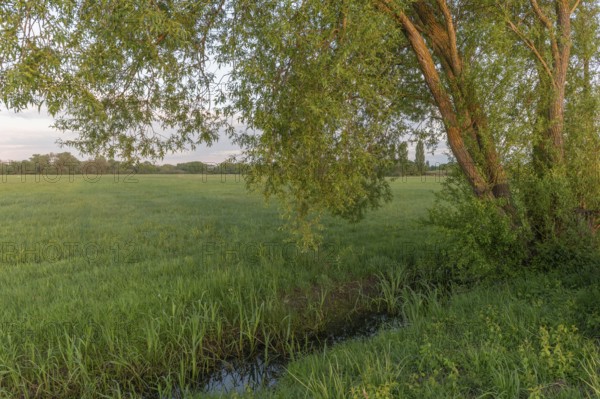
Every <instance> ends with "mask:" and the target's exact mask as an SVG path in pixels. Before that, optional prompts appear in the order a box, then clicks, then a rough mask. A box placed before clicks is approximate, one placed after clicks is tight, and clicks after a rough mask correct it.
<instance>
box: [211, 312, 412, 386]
mask: <svg viewBox="0 0 600 399" xmlns="http://www.w3.org/2000/svg"><path fill="white" fill-rule="evenodd" d="M400 327H402V322H401V320H400V318H399V317H394V316H389V315H386V314H370V315H367V316H364V317H362V318H359V319H358V320H353V321H352V322H351V323H348V324H345V325H341V326H339V327H338V328H335V329H333V330H332V332H331V333H330V334H328V335H326V336H324V337H321V338H320V339H318V340H316V342H315V346H314V350H315V351H317V350H319V349H323V348H324V347H326V346H331V345H335V344H338V343H341V342H344V341H347V340H351V339H366V338H370V337H372V336H373V335H375V334H376V333H377V332H379V331H381V330H384V329H397V328H400ZM286 364H287V360H285V359H283V358H281V357H275V358H270V359H269V361H268V362H267V361H265V359H264V356H262V355H260V356H257V357H255V358H253V359H250V360H234V361H231V362H223V364H222V366H221V368H219V369H218V370H217V371H215V372H214V373H212V374H211V375H210V376H209V377H208V379H207V380H206V382H204V383H203V384H202V385H201V391H202V392H204V393H209V394H213V395H219V394H223V395H227V394H232V393H234V392H237V393H243V392H247V391H248V390H251V391H256V390H259V389H264V388H271V387H273V386H275V385H276V384H277V381H278V379H279V378H280V377H281V376H282V375H283V373H285V366H286Z"/></svg>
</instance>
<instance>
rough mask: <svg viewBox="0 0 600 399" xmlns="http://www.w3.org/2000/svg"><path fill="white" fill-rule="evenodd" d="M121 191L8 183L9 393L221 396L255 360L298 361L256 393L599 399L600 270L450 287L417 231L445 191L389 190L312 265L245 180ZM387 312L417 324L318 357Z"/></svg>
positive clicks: (4, 372) (5, 313)
mask: <svg viewBox="0 0 600 399" xmlns="http://www.w3.org/2000/svg"><path fill="white" fill-rule="evenodd" d="M116 180H118V181H116ZM124 180H125V179H124V176H119V177H118V179H115V177H114V176H102V177H101V178H100V179H98V180H97V181H93V182H92V181H89V179H88V180H85V179H83V178H81V177H75V178H74V180H73V181H69V180H68V179H67V178H66V177H63V178H62V179H61V180H60V181H58V182H55V183H50V182H44V181H43V179H42V181H40V182H36V181H35V180H34V179H33V177H32V176H27V181H25V182H22V181H21V177H6V178H5V181H3V182H2V184H0V190H1V192H2V195H0V207H1V209H2V215H3V223H2V225H1V226H0V229H1V237H2V239H1V243H0V244H1V245H2V247H1V248H0V249H1V253H0V255H1V256H2V258H1V264H0V267H1V268H2V273H0V301H1V303H2V307H1V308H0V323H1V329H0V342H1V344H0V397H7V398H17V397H26V398H38V397H39V398H99V397H107V398H109V397H131V396H133V397H137V396H140V395H141V393H143V396H142V397H147V398H150V397H189V398H192V397H194V398H196V397H204V396H207V395H205V394H199V393H198V392H197V389H196V388H197V387H198V382H199V381H202V378H203V376H205V375H206V374H207V373H208V372H210V371H211V370H213V369H215V368H216V367H218V365H219V364H220V361H221V360H225V359H234V358H251V357H253V356H255V355H257V354H263V358H264V357H266V358H267V359H268V358H269V357H272V356H274V355H277V354H279V355H282V356H284V357H286V358H289V359H290V360H291V362H290V363H289V365H288V367H287V371H286V372H284V375H283V377H282V379H281V381H280V382H279V383H278V385H277V386H276V388H275V389H273V390H261V391H258V392H254V393H248V395H247V396H249V397H252V396H262V397H282V398H288V397H332V398H334V397H335V398H344V397H356V398H386V397H413V398H422V397H431V398H438V397H473V398H483V397H506V398H512V397H534V398H535V397H556V398H571V397H595V395H599V394H600V378H599V377H598V373H599V372H600V369H599V368H600V360H599V358H598V346H597V343H595V341H594V339H595V338H594V337H595V335H594V334H595V331H596V330H595V326H596V324H594V323H595V322H594V320H593V319H592V318H588V317H587V316H585V317H584V318H583V319H582V317H581V315H582V314H585V315H592V316H593V315H595V314H596V313H594V312H596V310H597V308H598V307H597V295H596V294H597V285H594V281H597V273H596V272H595V271H596V270H597V269H598V268H593V267H592V268H590V271H586V272H585V273H584V271H581V273H579V275H578V277H577V278H578V279H579V280H577V281H575V282H573V281H571V282H569V281H570V280H568V279H566V278H565V277H564V276H562V275H558V276H537V275H532V276H530V277H528V278H522V279H519V280H518V281H513V282H504V283H502V284H497V285H489V284H488V285H483V286H480V287H475V288H469V289H466V288H462V287H444V284H440V283H443V282H444V276H445V274H444V273H445V270H446V268H445V265H444V259H443V256H442V255H441V253H440V248H441V247H440V246H439V244H433V242H435V240H434V238H435V236H434V233H433V232H432V230H431V229H429V228H427V227H425V226H423V225H421V224H419V223H418V219H419V218H420V217H422V216H425V215H426V209H427V207H428V206H430V205H431V204H432V203H433V199H434V196H433V192H434V191H436V190H439V189H440V188H441V186H440V184H439V182H436V181H435V178H433V177H431V178H430V177H428V178H427V181H425V182H423V181H421V179H420V178H411V179H409V180H408V181H402V180H397V181H394V182H392V188H393V191H394V200H393V202H391V203H389V204H387V205H385V206H384V207H383V208H381V209H380V210H378V211H376V212H373V213H371V214H370V215H369V217H368V219H367V220H364V221H363V222H361V223H359V224H355V225H350V224H347V223H345V222H342V221H338V220H330V219H328V220H326V226H327V229H326V232H325V240H324V243H323V245H322V246H321V247H320V248H319V249H318V250H315V251H309V252H307V253H301V252H299V251H298V250H297V249H296V247H295V246H294V244H293V243H289V242H287V241H286V238H287V236H286V235H285V233H283V232H282V231H281V228H282V226H283V223H284V222H283V221H282V220H281V219H280V218H279V217H278V211H277V207H276V204H270V205H265V204H264V203H263V200H262V198H261V197H260V196H258V195H255V194H248V193H247V192H246V190H245V188H244V184H243V183H242V182H240V181H236V180H235V179H234V178H233V176H228V177H227V179H226V181H225V182H223V181H222V178H221V177H220V176H210V177H208V178H207V177H206V176H192V175H187V176H135V177H133V178H130V179H127V181H124ZM586 273H587V274H586ZM594 279H596V280H594ZM449 289H450V291H449ZM372 312H387V313H390V314H399V315H401V316H402V317H403V320H404V322H405V323H406V326H405V327H404V328H401V329H398V330H389V331H384V332H382V333H381V334H379V335H377V336H375V337H373V338H372V339H368V340H355V341H350V342H347V343H343V344H338V345H336V346H334V347H333V348H330V349H318V348H319V347H318V346H314V343H315V341H316V339H317V338H318V337H321V336H324V334H327V333H328V332H331V331H335V329H336V328H338V327H339V326H340V325H344V324H346V323H350V321H351V320H352V319H355V318H356V319H360V317H361V316H362V315H363V314H366V313H372ZM590 317H591V316H590ZM597 317H600V311H599V312H598V313H597ZM590 320H591V321H592V323H591V324H590V323H588V324H589V325H588V324H586V323H587V322H589V321H590ZM599 324H600V322H599ZM586 325H587V326H588V327H589V328H587V329H586V328H585V327H586ZM574 326H579V328H580V329H581V330H582V331H579V330H577V327H574ZM311 348H312V349H313V350H312V355H308V356H303V354H306V353H308V352H310V351H309V349H311ZM315 348H317V349H316V352H315ZM175 388H176V390H175V391H174V389H175ZM173 392H178V393H179V395H178V396H177V395H176V396H173ZM132 393H136V394H135V395H133V394H132ZM152 393H153V394H154V396H152V395H151V394H152ZM213 396H215V395H213ZM216 396H218V395H216Z"/></svg>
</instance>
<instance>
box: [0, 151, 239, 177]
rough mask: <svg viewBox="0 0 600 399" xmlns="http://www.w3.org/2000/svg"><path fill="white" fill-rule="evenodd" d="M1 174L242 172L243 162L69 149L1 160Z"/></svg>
mask: <svg viewBox="0 0 600 399" xmlns="http://www.w3.org/2000/svg"><path fill="white" fill-rule="evenodd" d="M0 162H1V165H2V174H3V175H23V174H47V175H56V174H60V175H66V174H88V175H89V174H95V175H100V174H110V173H114V172H117V171H118V172H124V171H128V172H134V173H136V174H161V173H162V174H242V173H244V170H245V165H244V164H242V163H233V162H221V163H210V162H199V161H194V162H185V163H178V164H176V165H172V164H164V165H156V164H153V163H152V162H149V161H145V162H141V163H138V164H135V165H132V164H125V163H122V162H120V161H116V160H114V159H106V158H105V157H103V156H97V157H95V158H92V159H87V160H83V161H82V160H79V159H77V157H75V156H74V155H73V154H71V153H70V152H61V153H52V152H51V153H49V154H33V155H32V156H31V157H30V158H29V159H27V160H23V161H0Z"/></svg>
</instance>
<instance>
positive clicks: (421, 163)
mask: <svg viewBox="0 0 600 399" xmlns="http://www.w3.org/2000/svg"><path fill="white" fill-rule="evenodd" d="M415 164H416V165H417V170H418V172H419V174H421V175H422V174H423V173H424V172H425V146H424V145H423V140H419V141H418V142H417V149H416V153H415Z"/></svg>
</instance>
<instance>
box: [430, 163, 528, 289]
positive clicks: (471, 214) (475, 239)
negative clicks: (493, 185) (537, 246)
mask: <svg viewBox="0 0 600 399" xmlns="http://www.w3.org/2000/svg"><path fill="white" fill-rule="evenodd" d="M443 186H444V189H443V190H442V191H441V192H440V193H438V194H437V201H436V205H435V206H434V207H433V208H432V209H431V210H430V213H429V219H428V220H429V222H431V223H432V224H434V225H436V226H437V227H438V228H439V229H440V230H441V232H442V234H444V237H445V239H444V242H445V243H446V244H447V247H446V248H447V249H446V258H445V265H444V266H445V267H448V268H450V269H451V270H452V273H453V274H454V276H455V277H456V278H458V279H460V280H463V281H477V280H479V279H481V278H489V277H492V278H494V277H502V276H504V277H505V276H507V275H510V274H511V273H513V272H514V271H516V270H517V269H518V268H519V266H522V265H523V263H524V262H525V261H526V259H527V257H528V249H527V246H526V243H527V241H526V238H527V234H528V232H527V229H526V228H525V227H518V228H517V227H515V226H513V225H512V223H511V220H510V218H509V217H507V215H506V214H503V213H501V212H500V211H499V207H498V206H497V205H496V204H495V203H493V202H491V201H484V200H479V199H477V198H475V197H473V195H472V193H471V189H470V187H469V186H468V185H467V183H466V181H465V180H464V178H462V176H461V175H459V174H457V173H456V172H454V175H453V176H451V177H449V178H448V179H447V180H446V181H445V182H444V183H443Z"/></svg>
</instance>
